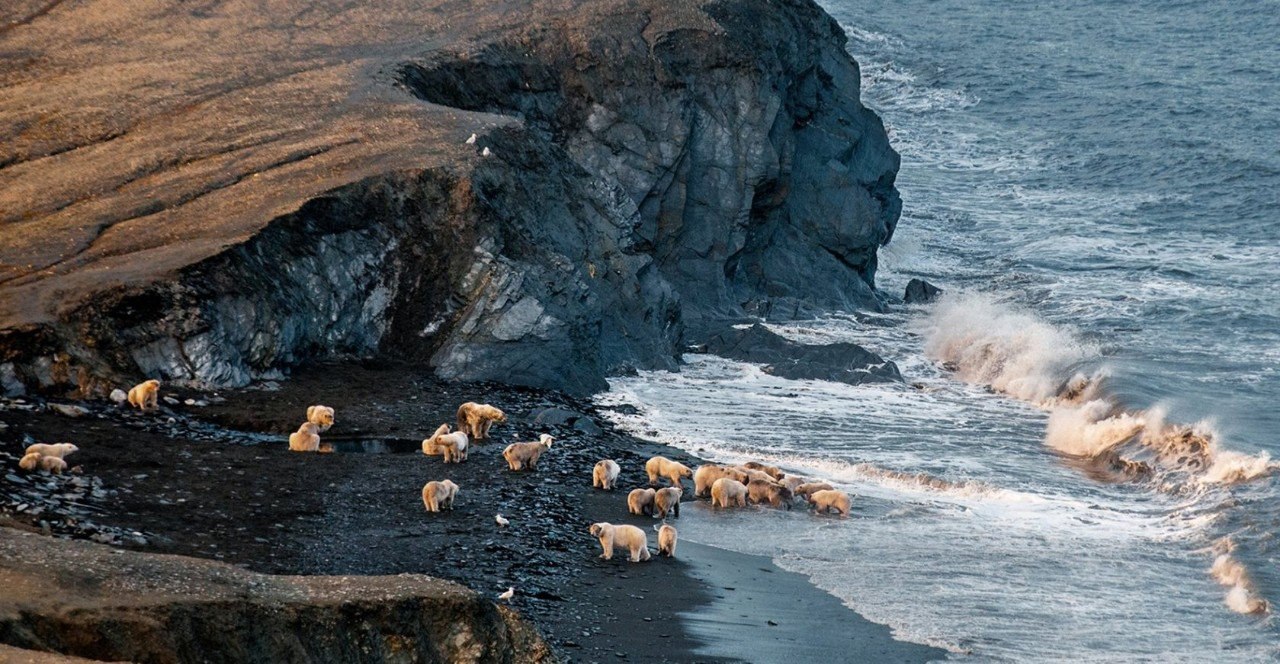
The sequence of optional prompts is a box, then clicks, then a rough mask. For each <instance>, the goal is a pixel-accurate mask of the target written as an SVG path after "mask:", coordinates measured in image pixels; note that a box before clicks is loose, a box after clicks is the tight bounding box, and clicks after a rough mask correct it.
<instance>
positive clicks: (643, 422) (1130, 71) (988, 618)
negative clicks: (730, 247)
mask: <svg viewBox="0 0 1280 664" xmlns="http://www.w3.org/2000/svg"><path fill="white" fill-rule="evenodd" d="M823 4H824V7H825V8H826V9H827V10H828V11H830V12H831V13H832V14H833V15H834V16H835V17H836V18H837V19H838V20H839V21H840V22H841V23H842V25H844V27H845V29H846V31H847V32H848V34H849V36H850V51H851V53H853V55H854V56H855V57H856V58H857V59H858V61H859V62H860V63H861V65H862V68H863V87H864V89H863V96H864V99H865V101H866V103H868V105H870V106H871V107H872V108H874V109H875V110H877V111H878V112H879V113H880V114H881V115H882V117H883V118H884V120H885V122H886V125H887V126H888V127H889V129H890V133H891V137H892V140H893V142H894V145H895V146H896V147H897V149H898V150H899V151H900V152H901V153H902V156H903V166H902V171H901V173H900V175H899V180H898V185H899V188H900V190H901V191H902V195H903V199H904V205H905V209H904V213H903V218H902V221H901V223H900V225H899V228H898V231H897V234H896V236H895V238H894V240H893V242H892V243H891V244H890V245H889V246H888V247H886V248H885V249H884V250H882V252H881V272H880V274H879V277H878V280H879V284H880V286H881V287H882V288H884V289H885V290H887V291H890V292H900V291H901V288H902V287H903V286H904V285H905V283H906V281H907V280H908V279H910V278H911V277H923V278H926V279H928V280H930V281H931V282H933V283H935V284H938V285H940V286H942V287H943V288H944V289H946V290H947V296H946V297H945V298H944V300H943V301H942V302H940V303H938V304H937V305H933V306H929V307H915V308H907V307H903V308H898V309H895V310H893V311H891V312H889V313H885V314H870V315H868V314H858V315H856V316H855V315H848V314H841V313H838V312H833V313H832V314H831V315H830V316H829V317H825V318H823V319H820V320H814V321H807V322H802V323H787V324H772V329H774V330H775V331H777V332H779V333H782V334H784V335H786V336H788V337H790V338H793V339H796V340H800V341H803V342H806V343H829V342H832V341H854V342H857V343H860V344H862V345H864V346H866V347H868V348H870V349H871V350H874V351H876V352H878V353H880V354H882V355H883V356H884V357H886V358H887V359H891V360H893V361H894V362H896V363H897V364H898V365H899V367H900V368H901V369H902V373H903V375H904V376H905V378H906V380H907V383H908V385H870V386H863V387H850V386H846V385H840V384H832V383H824V382H816V381H791V380H785V379H781V378H776V377H773V376H769V375H767V374H765V373H763V372H762V371H761V370H760V368H759V367H756V366H752V365H747V364H743V363H738V362H733V361H729V360H724V359H719V358H714V357H707V356H698V355H690V356H687V357H686V360H687V361H688V364H687V366H686V367H685V368H684V369H683V370H682V371H681V372H680V373H677V374H672V373H666V372H648V373H641V374H640V375H639V376H634V377H624V378H619V379H615V380H613V381H612V383H611V385H612V388H613V389H612V391H611V392H610V393H608V394H607V395H605V396H604V397H602V399H601V400H602V401H603V402H605V403H606V404H618V403H627V404H631V405H634V406H635V407H636V408H637V409H638V414H636V415H624V414H619V415H617V418H618V420H619V421H620V422H621V423H622V424H623V425H624V426H626V427H627V428H629V429H630V430H632V431H633V432H635V433H638V434H640V435H642V436H646V437H649V438H653V439H656V440H661V441H665V442H668V443H670V444H673V445H677V446H680V447H683V448H686V449H690V450H693V451H696V452H698V453H700V454H702V455H704V456H707V457H709V458H712V459H717V460H723V461H729V462H733V461H741V460H745V459H748V458H756V459H761V460H765V461H769V462H772V463H777V464H779V465H781V466H784V467H785V468H787V469H789V470H792V471H794V472H799V473H802V474H806V475H811V476H814V477H821V478H825V479H828V480H830V481H833V482H835V483H838V484H840V485H841V486H842V487H843V488H846V489H847V490H849V491H851V492H852V493H854V494H856V495H857V498H856V499H855V504H856V508H855V512H854V514H853V516H852V517H851V518H849V519H847V520H841V519H835V518H819V517H812V516H808V515H806V514H804V513H803V511H801V510H793V511H792V512H785V511H775V510H763V509H753V510H749V511H738V512H728V513H711V512H710V511H709V510H696V511H695V510H692V509H691V510H688V511H689V512H690V513H691V514H689V515H688V516H690V517H693V518H685V519H682V520H681V524H680V527H681V535H682V537H687V538H689V539H691V540H694V541H698V542H703V543H707V544H713V545H717V546H723V547H726V548H730V549H734V550H738V551H743V552H745V553H754V554H764V555H769V556H772V557H773V558H774V559H775V560H776V561H777V563H778V564H779V565H780V566H782V567H784V568H786V569H790V570H794V571H799V572H803V573H805V574H808V575H810V576H811V578H812V580H813V582H814V583H816V584H817V585H818V586H820V587H822V588H824V589H826V590H828V591H829V592H831V593H833V594H834V595H836V596H837V597H839V598H840V599H842V600H843V601H844V602H845V603H846V604H848V605H849V606H850V607H852V608H854V609H855V610H857V611H859V612H860V613H862V614H864V615H866V616H867V617H869V618H871V619H873V620H877V621H880V622H884V623H886V624H888V625H890V626H891V627H892V628H893V629H894V631H895V634H896V635H897V636H898V637H899V638H902V639H907V640H913V641H919V642H923V643H929V644H933V645H939V646H942V647H945V648H947V649H948V650H949V651H950V652H951V653H952V655H951V657H952V658H954V659H957V660H961V661H1068V660H1073V661H1161V662H1170V661H1186V662H1202V661H1214V662H1236V661H1241V662H1248V661H1275V659H1277V658H1280V626H1278V625H1277V620H1276V618H1275V617H1274V615H1273V613H1272V611H1275V610H1277V608H1278V607H1276V606H1274V603H1276V602H1280V567H1278V565H1277V563H1280V544H1278V543H1277V540H1276V537H1277V533H1280V488H1278V485H1277V478H1276V476H1275V475H1276V471H1277V463H1276V462H1275V461H1273V460H1272V458H1271V457H1272V456H1280V433H1278V432H1280V410H1278V409H1277V408H1276V404H1278V403H1280V376H1278V372H1277V366H1278V365H1280V289H1277V288H1275V287H1274V284H1275V282H1276V280H1277V278H1278V277H1280V76H1276V75H1275V74H1274V66H1275V64H1276V63H1280V39H1277V37H1280V5H1277V4H1276V3H1275V2H1262V1H1259V0H1245V1H1244V2H1240V3H1233V4H1230V5H1227V4H1213V3H1183V2H1177V3H1163V2H1162V3H1153V2H1138V3H1118V2H1104V1H1099V0H1087V1H1085V2H1079V3H1060V6H1046V5H1043V4H1039V5H1034V6H1031V5H1027V6H1025V7H1024V6H1008V5H1004V6H1001V7H1000V8H998V9H996V8H989V7H988V8H984V7H974V6H971V5H970V4H969V3H960V2H951V1H944V2H923V1H921V0H906V1H905V2H894V3H888V2H863V3H856V4H855V3H843V2H841V1H840V0H828V1H826V2H824V3H823ZM1073 377H1074V378H1076V380H1075V381H1074V382H1073V381H1072V379H1073ZM747 532H750V534H751V536H744V534H745V533H747Z"/></svg>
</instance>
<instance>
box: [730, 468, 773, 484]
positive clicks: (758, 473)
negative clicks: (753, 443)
mask: <svg viewBox="0 0 1280 664" xmlns="http://www.w3.org/2000/svg"><path fill="white" fill-rule="evenodd" d="M735 467H736V468H737V469H738V470H739V471H741V472H742V473H744V474H745V475H746V476H747V480H746V482H744V484H750V483H752V482H766V483H768V484H777V483H778V480H775V479H773V476H772V475H770V474H768V473H766V472H764V471H763V470H756V469H754V468H747V467H746V466H735Z"/></svg>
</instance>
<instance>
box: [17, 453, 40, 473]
mask: <svg viewBox="0 0 1280 664" xmlns="http://www.w3.org/2000/svg"><path fill="white" fill-rule="evenodd" d="M43 457H44V455H43V454H41V453H39V452H27V454H26V456H24V457H22V458H21V459H19V460H18V467H19V468H21V469H22V470H25V471H27V472H28V473H29V472H31V471H33V470H35V469H36V468H39V467H40V459H42V458H43Z"/></svg>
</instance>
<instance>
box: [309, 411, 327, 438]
mask: <svg viewBox="0 0 1280 664" xmlns="http://www.w3.org/2000/svg"><path fill="white" fill-rule="evenodd" d="M307 421H308V422H310V423H312V424H314V425H316V426H318V427H320V431H321V433H323V432H325V431H328V430H329V428H330V427H332V426H333V409H332V408H330V407H328V406H307Z"/></svg>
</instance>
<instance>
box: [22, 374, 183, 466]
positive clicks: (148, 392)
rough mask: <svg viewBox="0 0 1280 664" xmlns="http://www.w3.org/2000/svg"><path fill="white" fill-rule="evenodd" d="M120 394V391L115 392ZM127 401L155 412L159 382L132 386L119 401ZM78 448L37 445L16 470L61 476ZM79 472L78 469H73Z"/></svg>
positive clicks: (158, 396) (25, 455) (145, 382)
mask: <svg viewBox="0 0 1280 664" xmlns="http://www.w3.org/2000/svg"><path fill="white" fill-rule="evenodd" d="M117 392H121V390H117ZM126 399H127V400H128V401H129V405H130V406H133V407H134V408H138V409H139V410H143V411H147V410H156V409H158V408H159V407H160V381H158V380H148V381H143V382H141V383H138V384H137V385H134V386H133V388H131V389H130V390H129V393H128V394H127V395H125V396H124V397H121V401H124V400H126ZM79 451H80V448H79V447H76V446H75V445H73V444H72V443H37V444H35V445H30V446H28V447H27V450H26V452H24V453H23V456H22V458H21V459H19V460H18V468H19V469H21V470H24V471H26V472H29V473H30V472H34V471H36V470H43V471H44V472H46V473H53V474H54V475H61V474H62V473H63V471H65V470H66V469H67V457H68V456H70V455H71V454H73V453H75V452H79ZM73 471H75V472H79V471H78V469H73Z"/></svg>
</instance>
